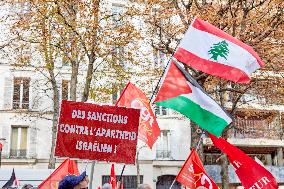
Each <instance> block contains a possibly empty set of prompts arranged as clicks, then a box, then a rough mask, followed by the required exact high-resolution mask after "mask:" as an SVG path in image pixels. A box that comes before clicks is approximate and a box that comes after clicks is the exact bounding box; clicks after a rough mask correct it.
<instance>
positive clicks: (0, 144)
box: [0, 142, 3, 151]
mask: <svg viewBox="0 0 284 189" xmlns="http://www.w3.org/2000/svg"><path fill="white" fill-rule="evenodd" d="M2 148H3V144H2V143H1V142H0V151H2Z"/></svg>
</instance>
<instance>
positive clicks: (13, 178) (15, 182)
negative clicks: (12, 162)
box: [2, 169, 20, 188]
mask: <svg viewBox="0 0 284 189" xmlns="http://www.w3.org/2000/svg"><path fill="white" fill-rule="evenodd" d="M19 186H20V182H19V180H18V179H17V177H16V174H15V170H14V169H13V172H12V175H11V177H10V179H9V180H8V181H7V182H6V183H5V184H4V186H2V188H14V187H15V188H18V187H19Z"/></svg>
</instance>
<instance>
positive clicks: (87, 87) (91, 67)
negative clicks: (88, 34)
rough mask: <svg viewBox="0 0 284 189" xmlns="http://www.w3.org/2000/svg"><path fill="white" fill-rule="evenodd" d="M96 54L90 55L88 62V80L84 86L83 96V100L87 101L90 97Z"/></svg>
mask: <svg viewBox="0 0 284 189" xmlns="http://www.w3.org/2000/svg"><path fill="white" fill-rule="evenodd" d="M94 56H95V55H94V54H93V53H92V54H91V55H90V56H89V64H88V70H87V75H86V82H85V86H84V92H83V96H82V102H86V101H87V100H88V97H89V93H90V86H91V82H92V78H93V70H94V62H95V57H94Z"/></svg>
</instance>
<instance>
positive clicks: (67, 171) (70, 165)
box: [38, 158, 80, 189]
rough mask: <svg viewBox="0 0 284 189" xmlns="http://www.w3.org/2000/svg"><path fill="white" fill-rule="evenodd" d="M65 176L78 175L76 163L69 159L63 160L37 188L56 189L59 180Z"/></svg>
mask: <svg viewBox="0 0 284 189" xmlns="http://www.w3.org/2000/svg"><path fill="white" fill-rule="evenodd" d="M67 175H80V173H79V170H78V167H77V164H76V162H75V161H74V160H70V159H69V158H67V159H66V160H64V161H63V162H62V164H61V165H60V166H59V167H58V168H57V169H56V170H55V171H53V173H52V174H51V175H49V177H48V178H47V179H45V180H44V181H43V182H42V183H41V184H40V185H39V186H38V188H40V189H57V188H58V184H59V182H60V180H62V179H63V178H64V177H65V176H67Z"/></svg>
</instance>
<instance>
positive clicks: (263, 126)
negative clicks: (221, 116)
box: [229, 118, 282, 139]
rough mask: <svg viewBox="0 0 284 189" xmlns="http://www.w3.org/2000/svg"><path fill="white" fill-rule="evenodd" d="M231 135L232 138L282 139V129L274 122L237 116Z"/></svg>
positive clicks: (230, 131)
mask: <svg viewBox="0 0 284 189" xmlns="http://www.w3.org/2000/svg"><path fill="white" fill-rule="evenodd" d="M229 136H230V137H232V138H267V139H281V138H282V131H281V129H280V127H279V126H278V125H277V124H276V123H274V122H272V123H269V122H268V121H267V120H252V119H248V120H247V119H240V118H237V119H236V120H235V123H234V127H233V128H232V129H230V130H229Z"/></svg>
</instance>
